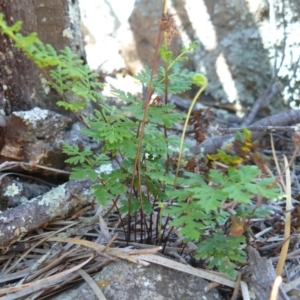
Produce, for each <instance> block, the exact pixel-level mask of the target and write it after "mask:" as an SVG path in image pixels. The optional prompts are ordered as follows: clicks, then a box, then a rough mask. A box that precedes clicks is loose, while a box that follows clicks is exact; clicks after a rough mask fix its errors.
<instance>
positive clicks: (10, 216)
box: [0, 181, 90, 249]
mask: <svg viewBox="0 0 300 300" xmlns="http://www.w3.org/2000/svg"><path fill="white" fill-rule="evenodd" d="M89 187H90V182H88V181H70V182H68V183H66V184H63V185H61V186H58V187H57V188H54V189H52V190H51V191H49V192H48V193H45V194H44V195H42V196H38V197H37V198H34V199H32V200H31V201H29V202H28V203H26V204H23V205H20V206H18V207H15V208H13V209H10V210H7V211H5V212H3V213H1V214H0V233H1V234H0V249H5V248H6V247H8V246H9V245H10V244H12V243H14V242H16V241H18V240H20V239H21V238H22V237H23V236H25V235H26V234H27V233H28V232H30V231H32V230H34V229H36V228H39V227H41V226H42V225H43V224H45V223H47V222H50V221H53V220H55V219H64V218H65V217H66V216H68V215H70V214H71V213H73V212H74V211H75V210H76V209H79V208H81V207H82V206H84V205H85V204H86V201H87V199H86V197H75V196H73V195H79V196H82V194H83V193H84V191H85V190H87V189H88V188H89Z"/></svg>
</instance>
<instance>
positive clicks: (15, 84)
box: [0, 0, 85, 116]
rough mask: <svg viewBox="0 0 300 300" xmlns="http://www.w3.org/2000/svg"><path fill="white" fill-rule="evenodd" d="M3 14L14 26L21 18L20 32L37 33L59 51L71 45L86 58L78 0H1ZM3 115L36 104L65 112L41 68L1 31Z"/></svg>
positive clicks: (0, 106) (0, 96) (0, 103)
mask: <svg viewBox="0 0 300 300" xmlns="http://www.w3.org/2000/svg"><path fill="white" fill-rule="evenodd" d="M0 13H4V15H5V20H6V22H7V23H8V24H9V25H11V24H12V23H14V22H16V21H19V20H20V21H22V22H23V26H22V30H21V33H22V34H23V35H28V34H29V33H31V32H37V34H38V36H39V38H40V39H41V40H42V41H43V42H44V43H46V44H51V45H52V46H53V47H54V48H55V49H56V51H59V50H61V49H62V48H64V47H65V46H69V47H70V48H71V49H72V50H73V51H74V52H75V53H77V54H78V56H79V57H81V58H82V59H85V52H84V47H83V40H82V33H81V24H80V12H79V6H78V0H72V1H71V0H23V1H19V0H0ZM0 83H1V84H0V115H6V116H8V115H10V114H11V112H13V111H20V110H28V109H32V108H34V107H40V108H44V109H49V110H54V111H57V112H60V113H64V114H66V112H65V111H64V110H62V109H60V108H58V107H57V106H56V102H57V101H58V100H61V99H59V97H58V95H57V93H56V92H55V91H54V90H52V89H50V90H49V87H48V86H47V85H46V84H45V83H46V82H45V78H43V76H42V74H41V72H40V71H39V70H38V68H37V67H36V66H35V65H34V64H33V63H32V62H31V61H30V60H29V59H28V58H26V57H25V55H24V54H23V53H22V52H21V51H20V50H17V49H15V48H14V47H13V44H12V42H11V41H10V39H9V38H7V37H6V36H4V35H1V34H0Z"/></svg>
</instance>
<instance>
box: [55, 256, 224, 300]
mask: <svg viewBox="0 0 300 300" xmlns="http://www.w3.org/2000/svg"><path fill="white" fill-rule="evenodd" d="M94 279H95V281H96V283H97V284H98V286H99V287H100V288H101V290H102V292H103V294H104V295H105V297H106V299H107V300H120V299H122V300H164V299H168V300H177V299H178V300H183V299H184V300H195V299H206V300H216V299H219V300H221V299H223V298H222V297H221V296H220V294H219V293H218V291H217V290H216V289H213V290H211V291H209V292H207V293H204V287H205V285H207V284H208V282H206V281H205V280H204V279H202V278H200V277H195V276H192V275H188V274H186V273H181V272H178V271H175V270H171V269H168V268H165V267H162V266H159V265H154V264H152V265H150V266H149V267H142V266H138V265H135V264H131V263H128V262H126V261H119V262H116V263H110V264H109V265H107V266H106V267H104V269H103V270H102V271H101V272H100V273H99V274H97V275H96V276H95V277H94ZM61 299H64V300H68V299H70V300H79V299H80V300H84V299H88V300H94V299H95V300H96V299H98V298H97V297H96V296H95V295H94V293H93V292H92V290H91V289H90V287H89V286H88V285H87V284H86V283H85V284H83V285H81V286H80V287H77V288H76V289H73V290H69V291H67V292H64V293H62V294H60V295H59V296H56V297H52V298H51V300H61Z"/></svg>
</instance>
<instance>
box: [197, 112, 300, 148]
mask: <svg viewBox="0 0 300 300" xmlns="http://www.w3.org/2000/svg"><path fill="white" fill-rule="evenodd" d="M299 122H300V111H299V110H289V111H285V112H282V113H278V114H276V115H273V116H270V117H267V118H264V119H262V120H260V121H257V122H255V123H254V124H253V125H252V127H265V128H267V127H268V126H292V125H294V124H297V123H299ZM265 134H266V131H253V132H252V137H253V139H254V140H255V139H258V138H261V137H262V136H263V135H265ZM233 137H234V135H233V134H226V135H223V136H214V137H211V138H209V139H207V140H205V141H204V142H203V143H202V144H201V145H200V146H198V147H197V152H198V153H199V152H200V153H202V154H209V153H215V152H216V151H217V150H218V149H221V148H222V147H223V146H224V145H225V144H228V143H229V142H230V140H232V141H233Z"/></svg>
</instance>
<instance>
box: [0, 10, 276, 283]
mask: <svg viewBox="0 0 300 300" xmlns="http://www.w3.org/2000/svg"><path fill="white" fill-rule="evenodd" d="M164 16H166V14H164ZM164 18H166V17H164ZM170 18H172V15H169V18H168V19H167V20H170ZM168 22H169V21H168ZM160 24H161V30H162V31H166V32H167V34H168V37H170V32H171V33H172V32H173V33H174V30H173V29H172V28H171V29H172V30H173V31H172V30H171V29H170V26H171V27H172V22H169V23H168V24H169V29H168V28H167V27H166V25H165V21H164V19H162V20H161V23H160ZM20 28H21V22H17V23H15V24H14V25H12V26H8V25H7V23H6V22H5V21H4V16H3V15H2V14H0V31H1V32H2V33H4V34H6V35H8V36H9V37H10V38H11V39H12V40H13V41H14V42H15V46H16V47H18V48H19V49H21V50H22V51H24V53H25V54H26V55H27V56H28V57H29V58H30V59H32V61H33V62H34V63H35V64H36V65H37V66H38V67H39V68H41V69H42V71H43V72H44V73H45V75H46V76H47V78H48V80H49V84H50V85H51V86H52V87H53V88H54V89H55V90H56V91H57V92H58V93H59V94H60V95H61V97H62V100H61V101H59V102H58V103H57V104H58V105H60V106H62V107H64V108H65V109H68V110H71V111H73V112H74V113H75V114H79V113H80V112H81V111H83V110H84V109H85V108H86V106H87V105H88V103H89V101H93V102H95V103H96V104H97V105H98V109H97V110H94V112H93V113H92V114H91V115H89V116H88V118H86V119H84V123H85V125H86V128H85V129H83V130H82V132H83V133H84V134H85V135H86V136H88V137H90V138H91V139H93V140H94V141H99V142H102V143H103V148H102V153H101V154H96V153H93V152H92V151H91V150H90V149H88V148H83V149H81V148H79V147H78V146H77V145H68V144H64V146H63V152H65V153H66V154H68V155H69V158H68V159H67V160H66V162H67V163H70V164H73V165H74V168H73V172H72V175H71V179H86V178H87V177H88V178H90V179H91V180H92V181H93V182H94V185H93V186H92V189H93V191H94V195H95V197H96V198H97V199H98V201H99V203H100V204H102V205H106V204H107V203H108V201H110V200H113V202H114V206H115V207H116V208H117V210H118V212H119V213H120V214H122V213H127V214H128V217H129V218H130V217H131V216H132V215H136V214H138V213H140V215H141V224H140V225H141V227H140V228H141V229H140V230H141V237H142V238H141V239H142V240H147V241H148V242H155V240H156V239H158V243H161V242H162V238H163V237H164V234H163V233H164V230H165V229H166V226H167V223H164V224H163V222H162V220H163V215H166V216H167V220H171V222H170V224H169V225H170V226H175V227H178V228H179V229H180V233H181V234H182V236H183V237H184V240H185V242H188V241H193V242H195V243H196V244H197V246H198V251H197V254H196V257H198V258H201V259H206V260H207V261H208V262H209V267H212V268H218V269H219V270H220V271H222V272H224V273H226V274H228V275H229V276H230V277H232V278H234V277H235V275H236V273H235V270H236V264H237V263H239V262H244V261H245V253H244V251H243V250H242V248H241V244H243V243H245V237H244V236H243V235H242V234H241V235H236V236H235V235H232V234H231V235H230V233H229V234H228V232H227V233H226V232H224V230H222V228H223V227H224V224H225V223H226V220H227V219H228V218H229V217H230V214H229V213H228V212H227V211H224V210H223V209H222V206H223V204H224V203H225V202H226V201H227V202H228V201H234V202H236V203H240V204H243V205H245V207H246V206H250V204H251V199H252V197H253V196H254V195H259V196H262V197H266V198H268V199H273V198H276V197H278V195H279V191H278V190H277V189H276V188H274V187H272V184H273V183H274V180H273V179H270V178H264V179H260V178H261V173H260V170H259V169H258V168H257V167H256V166H247V165H243V166H240V165H239V164H238V163H236V164H233V165H231V166H229V167H228V169H226V170H216V169H211V170H210V171H209V172H208V174H207V175H206V176H205V175H200V174H195V173H192V172H188V171H186V170H184V169H182V170H181V172H180V176H179V175H178V174H179V172H178V171H179V169H180V168H182V162H181V154H182V149H183V145H184V134H185V131H186V128H187V121H188V118H189V116H190V114H191V112H192V108H193V105H194V103H195V101H196V100H197V99H198V97H199V95H200V94H201V93H202V91H203V90H204V88H205V86H206V85H207V81H206V78H205V77H204V76H203V75H202V74H197V73H195V72H191V71H188V70H185V69H181V67H180V63H181V62H182V61H184V60H187V56H186V54H187V53H188V52H189V51H192V50H194V49H195V48H196V47H197V44H196V43H195V42H194V43H191V44H190V45H189V47H187V48H183V49H182V52H181V54H180V55H179V56H178V57H176V58H173V53H172V52H171V51H169V50H168V39H166V38H165V42H164V43H163V45H162V46H161V47H160V48H159V49H157V53H159V55H160V57H161V58H162V59H163V61H164V62H165V67H164V68H163V67H159V68H158V70H157V72H156V73H155V72H154V71H155V70H154V68H152V69H150V68H148V67H145V69H144V71H142V72H141V73H140V74H139V75H137V76H136V79H138V80H140V82H141V83H142V84H143V85H146V86H148V91H149V92H148V96H147V99H146V101H144V100H142V99H139V98H138V97H135V96H134V95H132V94H130V93H124V92H123V91H122V90H119V89H116V88H114V87H111V90H112V93H113V94H114V95H115V96H116V97H117V98H118V99H121V100H123V101H124V102H125V103H126V105H124V106H122V107H121V108H120V109H117V108H116V107H111V106H109V105H108V104H106V102H105V98H104V97H103V96H102V94H101V92H100V91H99V90H100V89H101V88H102V87H103V85H102V84H101V83H97V82H95V81H94V79H95V78H96V77H97V76H98V75H97V74H95V73H93V72H91V71H90V70H89V68H88V67H87V66H85V65H84V64H83V63H82V61H81V60H79V59H78V58H77V57H76V55H75V54H73V53H72V51H71V50H70V49H69V48H67V47H66V48H65V49H63V50H62V51H61V52H59V53H57V52H56V51H55V50H54V49H53V47H51V46H50V45H44V44H43V43H42V42H41V41H40V40H39V39H38V37H37V36H36V34H35V33H32V34H30V35H29V36H26V37H24V36H23V35H21V34H20V33H19V31H20ZM168 30H169V31H168ZM49 69H50V71H49V72H48V71H47V70H49ZM192 84H196V85H197V86H199V92H198V93H197V94H196V96H195V98H194V100H193V101H192V104H191V107H190V110H189V112H188V115H187V116H185V115H184V114H182V113H178V112H176V111H174V106H173V105H170V104H168V103H167V95H166V96H165V101H163V100H162V99H161V98H159V97H158V98H156V101H153V102H151V101H150V96H151V94H152V93H153V92H155V93H157V94H158V95H162V94H164V93H165V94H166V92H167V93H173V94H178V93H182V92H184V91H186V90H188V89H190V88H191V86H192ZM66 93H72V94H74V95H75V96H76V98H78V99H80V100H77V101H68V100H67V99H70V97H66ZM184 119H186V121H185V126H184V133H183V136H182V138H181V141H179V140H178V137H177V136H174V135H171V134H169V129H171V128H172V127H173V124H174V123H180V122H182V121H184ZM248 140H249V139H248ZM172 148H179V149H180V151H179V157H178V159H177V164H175V165H174V163H172V160H171V159H170V157H171V156H172V155H173V153H172V150H171V149H172ZM224 157H226V158H227V161H226V162H225V161H223V162H225V163H227V164H228V163H229V162H231V161H232V160H234V159H230V158H229V157H227V156H226V154H225V153H223V152H219V154H218V155H217V156H216V157H214V159H215V160H216V159H220V160H222V159H224ZM111 160H115V162H116V164H117V165H118V168H115V169H114V170H112V171H111V172H110V173H107V172H105V171H101V168H100V169H99V167H100V166H102V165H104V164H106V163H108V162H109V161H111ZM235 161H237V160H236V159H235ZM238 161H239V160H238ZM239 163H240V161H239ZM175 169H176V171H174V170H175ZM118 200H120V201H119V202H118ZM157 207H158V209H159V210H160V214H159V221H158V229H159V230H158V231H159V232H158V237H153V236H152V229H151V226H152V224H150V225H147V223H146V221H145V216H149V215H150V216H151V215H152V214H153V213H154V210H155V209H156V208H157ZM241 207H243V206H241ZM243 211H244V212H245V211H246V208H245V209H244V210H243ZM253 213H254V210H251V211H249V212H247V213H246V212H245V213H244V215H243V217H245V218H247V217H250V216H252V215H253ZM128 223H130V219H129V220H128ZM149 226H150V227H149ZM127 237H128V241H129V238H130V226H128V228H127ZM224 249H226V251H224Z"/></svg>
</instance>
